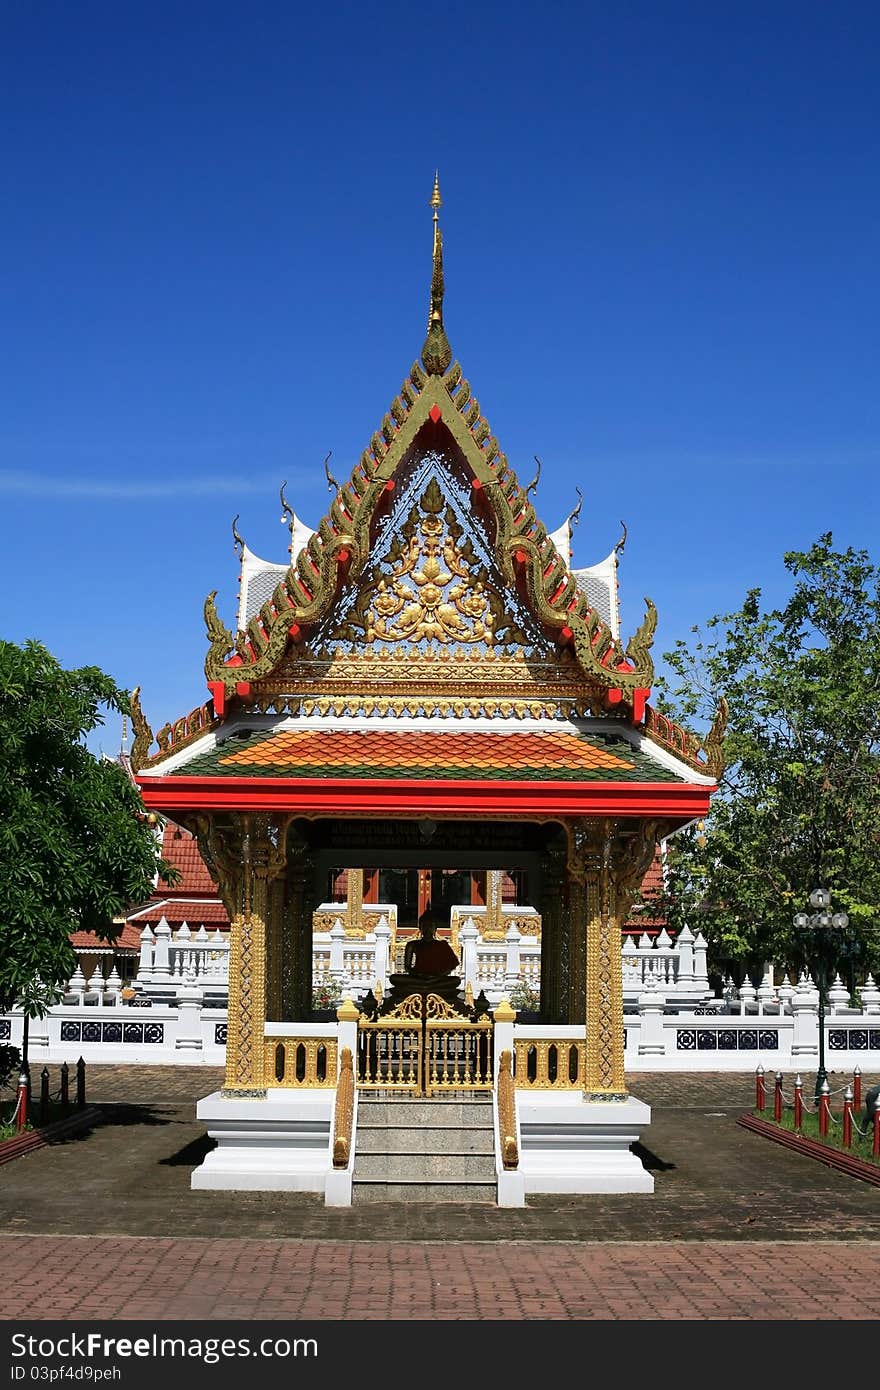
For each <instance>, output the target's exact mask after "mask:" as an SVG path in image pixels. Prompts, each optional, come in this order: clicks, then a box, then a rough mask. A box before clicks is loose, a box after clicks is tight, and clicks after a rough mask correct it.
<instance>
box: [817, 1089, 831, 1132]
mask: <svg viewBox="0 0 880 1390" xmlns="http://www.w3.org/2000/svg"><path fill="white" fill-rule="evenodd" d="M830 1089H831V1088H830V1087H829V1085H828V1082H827V1081H823V1082H822V1089H821V1090H820V1092H819V1133H820V1134H827V1133H828V1125H829V1121H830V1119H831V1097H830Z"/></svg>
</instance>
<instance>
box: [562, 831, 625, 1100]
mask: <svg viewBox="0 0 880 1390" xmlns="http://www.w3.org/2000/svg"><path fill="white" fill-rule="evenodd" d="M566 828H567V831H568V866H567V867H568V882H569V891H570V899H571V902H572V904H574V903H578V905H579V907H580V913H582V915H580V913H579V914H577V915H575V913H574V912H573V913H572V918H571V944H572V947H574V946H575V943H576V942H577V943H578V944H580V943H581V942H582V943H583V961H584V973H583V976H582V977H581V978H582V981H583V987H584V988H583V1006H582V1012H581V1017H582V1018H583V1019H584V1022H585V1027H586V1044H587V1046H586V1078H585V1087H584V1096H585V1099H587V1100H622V1099H624V1098H625V1096H626V1079H625V1076H624V1064H623V970H622V961H621V954H620V928H619V924H618V921H617V917H616V914H615V910H614V898H613V879H612V872H611V863H612V854H613V841H614V828H615V827H614V822H613V821H610V820H608V819H605V818H602V819H599V820H594V821H569V822H568V824H567V827H566ZM578 925H580V930H579V931H578ZM580 958H581V953H580V951H578V959H579V961H580ZM578 975H580V968H579V969H578ZM574 983H575V982H574V980H573V981H572V984H574ZM578 983H580V981H578ZM572 1021H574V1020H572ZM578 1021H580V1020H578Z"/></svg>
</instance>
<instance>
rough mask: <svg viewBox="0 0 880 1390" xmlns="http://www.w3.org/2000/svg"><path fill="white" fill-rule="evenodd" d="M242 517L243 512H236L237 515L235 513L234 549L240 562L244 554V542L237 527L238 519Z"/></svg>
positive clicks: (233, 524)
mask: <svg viewBox="0 0 880 1390" xmlns="http://www.w3.org/2000/svg"><path fill="white" fill-rule="evenodd" d="M240 516H241V512H236V513H235V516H234V517H233V518H232V546H233V549H234V551H235V553H236V555H237V556H238V558H239V560H240V559H241V557H242V555H243V554H244V541H243V540H242V538H241V536H240V535H239V534H238V527H237V525H236V522H237V521H238V518H239V517H240Z"/></svg>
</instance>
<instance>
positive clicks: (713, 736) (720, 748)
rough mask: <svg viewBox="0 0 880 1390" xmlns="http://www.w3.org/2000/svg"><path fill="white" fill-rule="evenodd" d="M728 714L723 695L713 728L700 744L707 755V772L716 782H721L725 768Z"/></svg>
mask: <svg viewBox="0 0 880 1390" xmlns="http://www.w3.org/2000/svg"><path fill="white" fill-rule="evenodd" d="M728 714H729V706H728V703H727V701H726V699H725V698H724V696H723V695H722V696H721V698H720V699H719V701H718V707H717V709H716V711H715V718H714V719H713V721H712V727H711V729H710V730H709V732H708V734H707V735H706V737H705V738H704V739H703V740H702V742H701V744H700V747H701V748H702V750H703V752H704V753H705V754H706V772H707V773H708V774H709V776H710V777H714V778H715V781H716V782H720V781H721V777H722V774H723V772H724V767H725V761H724V734H725V732H726V730H727V717H728Z"/></svg>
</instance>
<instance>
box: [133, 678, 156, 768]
mask: <svg viewBox="0 0 880 1390" xmlns="http://www.w3.org/2000/svg"><path fill="white" fill-rule="evenodd" d="M130 709H131V727H132V729H133V730H134V743H133V744H132V748H131V758H130V760H129V765H130V767H131V770H132V772H140V770H141V768H142V767H143V766H144V763H146V761H147V759H148V757H149V752H150V745H151V744H152V742H153V730H152V729H151V728H150V726H149V724H148V723H147V721H146V719H145V718H144V712H143V710H142V709H141V688H140V686H139V685H136V686H135V688H134V690H133V691H132V692H131V700H130Z"/></svg>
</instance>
